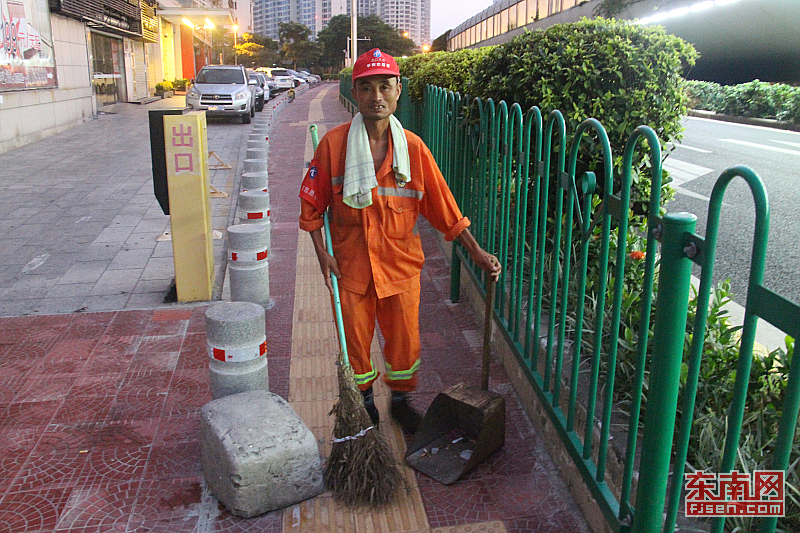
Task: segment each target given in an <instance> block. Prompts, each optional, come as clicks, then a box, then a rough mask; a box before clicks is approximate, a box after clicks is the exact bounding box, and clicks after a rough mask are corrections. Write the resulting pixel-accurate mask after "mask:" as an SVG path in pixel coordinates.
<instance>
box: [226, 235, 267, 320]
mask: <svg viewBox="0 0 800 533" xmlns="http://www.w3.org/2000/svg"><path fill="white" fill-rule="evenodd" d="M268 249H269V228H268V227H267V226H266V225H264V224H238V225H236V226H231V227H229V228H228V274H229V276H230V288H231V301H234V302H252V303H255V304H259V305H261V306H263V307H265V308H268V307H270V299H269V261H268V253H269V252H268Z"/></svg>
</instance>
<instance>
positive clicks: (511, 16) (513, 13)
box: [508, 6, 517, 31]
mask: <svg viewBox="0 0 800 533" xmlns="http://www.w3.org/2000/svg"><path fill="white" fill-rule="evenodd" d="M516 27H517V6H511V7H509V8H508V30H509V31H511V30H513V29H514V28H516Z"/></svg>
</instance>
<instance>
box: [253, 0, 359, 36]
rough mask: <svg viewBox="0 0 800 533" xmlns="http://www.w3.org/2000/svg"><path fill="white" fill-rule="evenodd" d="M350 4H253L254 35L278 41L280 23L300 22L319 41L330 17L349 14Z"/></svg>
mask: <svg viewBox="0 0 800 533" xmlns="http://www.w3.org/2000/svg"><path fill="white" fill-rule="evenodd" d="M347 5H348V0H254V7H253V31H254V32H255V33H258V34H260V35H264V36H265V37H269V38H270V39H274V40H276V41H277V40H278V37H279V26H278V25H279V24H280V23H281V22H289V21H294V22H299V23H300V24H303V25H305V26H308V27H309V28H310V29H311V39H312V40H315V39H316V38H317V33H319V32H320V30H322V29H323V28H324V27H325V26H327V25H328V21H330V20H331V17H333V16H336V15H342V14H344V13H347Z"/></svg>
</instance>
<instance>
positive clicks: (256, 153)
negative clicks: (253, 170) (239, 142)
mask: <svg viewBox="0 0 800 533" xmlns="http://www.w3.org/2000/svg"><path fill="white" fill-rule="evenodd" d="M268 155H269V149H268V148H267V147H266V146H264V147H261V148H248V149H247V159H263V160H264V161H266V160H267V157H268ZM247 159H245V161H247Z"/></svg>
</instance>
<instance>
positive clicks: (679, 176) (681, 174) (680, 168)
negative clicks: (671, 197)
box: [661, 157, 714, 202]
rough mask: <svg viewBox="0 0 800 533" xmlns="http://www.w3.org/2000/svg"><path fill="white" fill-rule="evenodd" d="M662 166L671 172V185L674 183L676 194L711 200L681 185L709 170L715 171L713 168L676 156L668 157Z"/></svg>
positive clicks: (706, 200) (703, 174) (705, 173)
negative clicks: (682, 159) (688, 161)
mask: <svg viewBox="0 0 800 533" xmlns="http://www.w3.org/2000/svg"><path fill="white" fill-rule="evenodd" d="M661 166H662V168H663V169H664V170H666V171H667V172H669V177H670V178H672V182H671V183H670V185H672V188H673V189H675V193H676V194H682V195H684V196H689V197H690V198H696V199H698V200H703V201H704V202H708V201H709V198H708V196H703V195H702V194H699V193H696V192H694V191H690V190H688V189H684V188H683V187H681V185H683V184H684V183H687V182H689V181H692V180H695V179H697V178H700V177H702V176H705V175H707V174H708V173H709V172H714V169H713V168H708V167H702V166H700V165H695V164H692V163H687V162H686V161H681V160H680V159H675V158H674V157H668V158H667V160H666V161H664V163H663V164H662V165H661Z"/></svg>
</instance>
